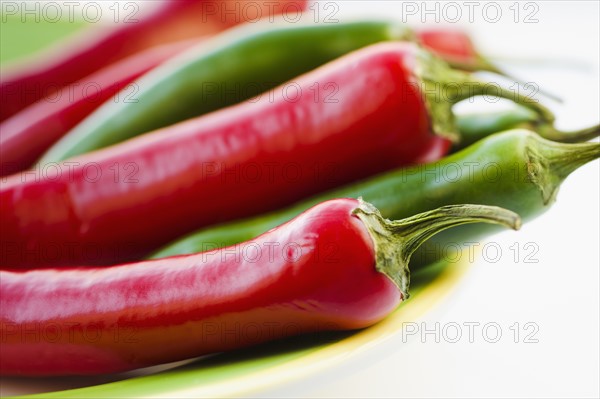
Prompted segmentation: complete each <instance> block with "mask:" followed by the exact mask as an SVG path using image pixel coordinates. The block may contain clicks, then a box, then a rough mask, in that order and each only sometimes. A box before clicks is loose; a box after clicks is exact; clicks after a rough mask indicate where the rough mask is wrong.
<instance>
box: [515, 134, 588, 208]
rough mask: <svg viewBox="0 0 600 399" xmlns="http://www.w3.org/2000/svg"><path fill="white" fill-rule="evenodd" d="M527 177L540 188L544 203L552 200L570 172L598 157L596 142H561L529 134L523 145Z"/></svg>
mask: <svg viewBox="0 0 600 399" xmlns="http://www.w3.org/2000/svg"><path fill="white" fill-rule="evenodd" d="M525 151H526V155H527V174H528V178H529V179H530V180H531V181H532V182H534V183H535V184H536V185H537V186H538V187H539V189H540V192H541V194H542V197H543V200H544V204H545V205H547V204H549V203H550V202H552V201H554V198H555V197H556V193H557V192H558V188H559V186H560V184H561V183H562V181H563V180H564V179H566V178H567V176H568V175H569V174H571V173H572V172H574V171H575V170H577V169H578V168H579V167H581V166H583V165H585V164H586V163H588V162H591V161H593V160H595V159H598V158H600V144H599V143H579V144H564V143H556V142H553V141H550V140H546V139H544V138H542V137H540V136H538V135H535V134H531V135H530V136H529V139H528V142H527V145H526V150H525Z"/></svg>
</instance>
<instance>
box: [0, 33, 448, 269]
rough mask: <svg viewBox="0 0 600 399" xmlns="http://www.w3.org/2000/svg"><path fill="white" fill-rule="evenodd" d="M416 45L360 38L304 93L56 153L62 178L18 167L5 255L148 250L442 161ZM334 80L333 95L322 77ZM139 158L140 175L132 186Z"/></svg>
mask: <svg viewBox="0 0 600 399" xmlns="http://www.w3.org/2000/svg"><path fill="white" fill-rule="evenodd" d="M417 51H418V50H417V48H416V46H415V45H413V44H409V43H383V44H378V45H375V46H371V47H368V48H364V49H362V50H359V51H356V52H354V53H352V54H349V55H347V56H345V57H342V58H340V59H338V60H336V61H334V62H332V63H330V64H328V65H325V66H323V67H321V68H319V69H317V70H315V71H312V72H311V73H309V74H306V75H304V76H302V77H299V78H298V79H297V80H296V81H295V82H294V84H295V85H297V86H294V87H300V88H301V90H302V93H303V94H302V95H301V96H300V97H299V98H298V99H297V101H295V102H290V101H288V100H286V98H285V97H284V94H283V93H286V91H285V90H283V88H287V89H289V88H290V87H292V86H290V85H284V86H282V87H278V88H276V89H274V90H273V91H272V92H270V93H268V94H264V95H262V96H260V97H259V98H258V101H255V102H252V101H249V102H244V103H241V104H239V105H236V106H234V107H230V108H226V109H223V110H220V111H217V112H214V113H211V114H209V115H205V116H201V117H198V118H195V119H191V120H188V121H185V122H183V123H180V124H176V125H173V126H170V127H167V128H164V129H161V130H158V131H156V132H154V133H150V134H147V135H143V136H140V137H137V138H135V139H133V140H129V141H127V142H124V143H121V144H118V145H116V146H112V147H109V148H106V149H103V150H101V151H97V152H94V153H90V154H86V155H84V156H82V157H79V158H73V159H72V160H70V161H71V162H76V163H78V165H79V166H76V167H74V168H73V171H72V173H67V172H68V168H67V167H66V166H64V167H63V165H64V164H61V168H62V169H61V170H62V173H61V174H60V176H59V178H57V179H55V180H52V179H51V178H49V177H48V175H47V174H46V175H44V172H43V170H38V175H40V176H42V177H44V176H45V178H36V177H37V176H29V177H28V176H26V175H25V174H24V173H23V174H20V175H13V176H11V177H9V178H8V179H7V180H6V182H4V184H2V188H1V189H0V222H1V224H2V228H3V234H2V241H1V243H2V248H0V250H1V251H0V252H1V255H2V260H1V262H0V264H2V265H3V267H5V268H6V267H9V266H10V267H13V268H29V267H44V266H67V265H74V264H75V265H76V264H98V265H99V264H114V263H120V262H125V261H128V260H131V259H139V258H140V257H142V256H144V255H146V254H148V253H149V252H150V251H151V250H153V249H155V248H157V247H158V246H161V245H164V244H166V243H168V242H170V241H172V240H173V239H175V238H177V237H180V236H181V235H183V234H185V233H188V232H191V231H194V230H196V229H198V228H200V227H202V226H207V225H211V224H214V223H218V222H223V221H226V220H233V219H238V218H241V217H247V216H250V215H254V214H260V213H264V212H266V211H268V210H272V209H277V208H279V207H282V206H284V205H287V204H290V203H293V202H295V201H297V200H299V199H301V198H304V197H306V196H308V195H311V194H315V193H317V192H320V191H324V190H325V189H328V188H332V187H335V186H339V185H342V184H345V183H348V182H350V181H354V180H357V179H360V178H364V177H367V176H370V175H373V174H376V173H379V172H382V171H385V170H389V169H394V168H396V167H399V166H403V165H408V164H415V163H420V162H429V161H433V160H436V159H439V158H441V157H442V156H443V155H444V154H445V153H446V151H447V150H448V147H449V142H448V141H447V140H446V139H443V138H441V137H439V136H437V135H435V134H433V133H432V132H431V128H430V122H429V117H428V112H427V109H426V107H425V104H424V100H423V97H422V94H421V92H420V90H419V86H418V85H416V84H412V83H414V81H415V76H414V74H413V70H414V68H415V62H416V61H415V54H416V52H417ZM332 82H335V85H336V87H337V90H338V91H337V93H336V94H335V96H334V97H332V90H331V89H329V90H328V89H327V87H326V85H327V84H331V83H332ZM315 84H318V86H319V87H320V90H319V91H318V97H317V99H316V100H317V101H315V97H314V96H315V94H316V93H315V91H311V89H310V88H311V87H313V88H314V87H315ZM290 90H294V89H290ZM287 93H290V94H288V97H287V98H288V99H289V98H291V97H289V96H292V95H293V94H292V93H294V91H289V92H287ZM332 100H337V102H333V101H332ZM327 101H329V102H327ZM88 165H93V168H92V169H87V170H86V168H89V166H88ZM115 165H117V166H118V168H119V171H120V172H121V174H120V177H119V178H118V179H116V181H117V182H115V172H114V169H115ZM127 165H129V169H128V170H126V169H127ZM132 165H134V166H132ZM134 167H135V168H137V172H136V173H135V174H134V175H133V178H135V179H136V180H137V182H130V183H127V182H126V181H127V180H126V177H127V173H128V172H129V173H131V172H133V171H135V170H134V169H132V168H134ZM217 168H221V169H219V170H217ZM98 170H100V171H101V172H100V174H101V176H100V177H99V178H98V179H97V180H96V176H97V171H98ZM90 171H91V172H90ZM86 176H87V177H88V178H87V180H86ZM51 177H53V176H51ZM24 180H25V182H23V181H24ZM90 248H91V249H90Z"/></svg>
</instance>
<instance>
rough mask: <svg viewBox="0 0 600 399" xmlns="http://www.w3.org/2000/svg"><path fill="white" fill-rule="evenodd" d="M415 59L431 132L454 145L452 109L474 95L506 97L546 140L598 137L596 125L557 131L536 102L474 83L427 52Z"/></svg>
mask: <svg viewBox="0 0 600 399" xmlns="http://www.w3.org/2000/svg"><path fill="white" fill-rule="evenodd" d="M418 58H419V62H418V65H419V67H418V69H417V75H418V77H419V78H420V79H421V81H422V83H423V92H424V96H425V103H426V105H427V108H428V110H429V112H430V115H431V124H432V127H433V130H434V132H436V133H437V134H440V135H443V136H445V137H448V139H450V140H451V141H453V142H455V143H456V142H460V139H461V137H460V135H459V133H458V131H457V128H456V124H455V120H454V115H453V113H452V106H453V105H454V104H456V103H458V102H459V101H462V100H466V99H468V98H471V97H475V96H492V97H494V98H496V97H500V98H505V99H507V100H511V101H513V102H514V103H516V104H520V105H522V106H524V107H526V108H528V109H530V110H532V111H533V112H534V113H535V114H536V115H537V117H538V118H539V119H538V121H537V122H536V123H535V125H536V126H535V127H536V131H538V133H539V134H540V135H541V136H542V137H544V138H547V139H549V140H553V141H558V142H562V143H576V142H582V141H588V140H590V139H592V138H595V137H598V135H600V126H599V125H596V126H592V127H590V128H585V129H581V130H577V131H572V132H563V131H560V130H557V129H556V128H555V127H554V126H553V124H554V120H555V117H554V114H553V113H552V112H551V111H550V110H549V109H548V108H546V107H545V106H544V105H542V104H540V103H539V102H538V100H536V99H534V98H531V97H528V96H526V95H523V94H521V93H519V92H518V91H513V90H509V89H506V88H504V87H502V86H500V85H498V84H496V83H493V82H483V81H480V80H477V79H475V78H474V77H473V76H472V75H471V74H469V73H467V72H463V71H459V70H454V69H452V68H450V67H449V66H448V64H447V63H446V62H444V61H442V60H440V59H438V58H436V57H434V56H433V55H431V54H429V53H427V52H424V51H423V52H419V54H418Z"/></svg>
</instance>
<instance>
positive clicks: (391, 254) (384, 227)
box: [354, 200, 521, 299]
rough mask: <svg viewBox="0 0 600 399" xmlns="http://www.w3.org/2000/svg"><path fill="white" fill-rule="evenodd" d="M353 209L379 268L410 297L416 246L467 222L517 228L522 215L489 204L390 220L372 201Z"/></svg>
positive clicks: (464, 206) (403, 294)
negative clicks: (368, 233) (365, 231)
mask: <svg viewBox="0 0 600 399" xmlns="http://www.w3.org/2000/svg"><path fill="white" fill-rule="evenodd" d="M354 213H355V214H356V215H357V216H358V217H359V218H360V219H361V220H362V221H363V223H365V225H366V226H367V229H368V230H369V232H370V233H371V237H372V238H373V242H374V244H375V251H376V268H377V270H378V271H380V272H381V273H384V274H385V275H386V276H388V277H389V278H390V279H391V280H392V281H393V282H394V283H395V284H396V285H397V286H398V288H399V289H400V292H401V293H402V296H403V298H404V299H406V298H408V287H409V284H410V271H409V268H408V263H409V261H410V257H411V255H412V254H413V252H414V251H416V249H417V248H418V247H419V246H420V245H421V244H423V242H425V241H426V240H427V239H429V238H430V237H431V236H433V235H434V234H437V233H439V232H440V231H443V230H446V229H448V228H450V227H454V226H459V225H461V224H467V223H478V222H484V223H493V224H500V225H504V226H508V227H511V228H513V229H515V230H518V229H519V228H520V226H521V219H520V218H519V216H518V215H517V214H516V213H514V212H512V211H509V210H506V209H503V208H498V207H495V206H487V205H450V206H444V207H441V208H438V209H434V210H432V211H428V212H423V213H420V214H418V215H415V216H412V217H409V218H406V219H402V220H397V221H390V220H387V219H384V218H383V217H382V216H381V213H379V211H378V210H377V208H375V207H374V206H373V205H371V204H369V203H367V202H364V201H362V200H360V205H359V207H358V208H356V209H355V211H354Z"/></svg>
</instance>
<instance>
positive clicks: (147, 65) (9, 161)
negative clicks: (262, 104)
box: [0, 40, 197, 176]
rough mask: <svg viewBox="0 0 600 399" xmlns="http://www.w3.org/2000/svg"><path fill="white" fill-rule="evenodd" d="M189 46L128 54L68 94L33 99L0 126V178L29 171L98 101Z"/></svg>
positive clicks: (188, 43) (180, 44) (181, 44)
mask: <svg viewBox="0 0 600 399" xmlns="http://www.w3.org/2000/svg"><path fill="white" fill-rule="evenodd" d="M194 43H197V41H196V40H189V41H183V42H176V43H170V44H165V45H162V46H158V47H155V48H151V49H149V50H145V51H142V52H140V53H137V54H134V55H132V56H130V57H127V58H125V59H124V60H122V61H118V62H116V63H114V64H111V65H109V66H108V67H106V68H104V69H101V70H100V71H98V72H96V73H94V74H92V75H90V76H88V77H86V78H84V79H82V80H80V81H79V82H77V83H76V86H75V87H74V88H72V89H74V90H67V89H61V90H60V91H58V92H56V93H54V95H53V96H52V97H53V99H49V98H46V99H43V100H41V101H38V102H37V103H35V104H32V105H30V106H29V107H27V108H25V109H24V110H22V111H21V112H19V113H18V114H16V115H14V116H12V117H10V118H9V119H7V120H6V121H4V122H2V123H1V124H0V131H2V136H0V159H1V160H2V163H1V165H0V166H1V169H0V176H6V175H9V174H12V173H16V172H18V171H21V170H24V169H27V168H29V167H30V166H31V165H33V163H34V162H35V161H36V160H37V159H39V157H40V156H41V155H42V154H43V153H44V152H45V151H46V150H47V149H48V148H49V147H50V146H51V145H52V144H54V142H56V140H58V139H59V138H61V137H62V136H63V135H64V134H65V133H66V132H68V131H69V130H70V129H71V128H72V127H73V126H75V125H76V124H77V123H79V122H81V120H83V119H84V118H85V117H86V116H87V115H89V114H90V113H91V112H92V111H93V110H95V109H96V108H98V107H99V106H100V105H101V104H102V103H104V102H105V101H106V100H109V99H110V98H112V97H113V96H115V95H116V94H117V93H118V92H119V91H121V90H122V89H126V88H127V87H128V86H129V85H130V84H131V83H132V82H133V81H134V80H136V79H137V78H138V77H140V76H141V75H143V74H144V73H146V72H148V71H149V70H151V69H153V68H154V67H156V66H157V65H159V64H160V63H162V62H163V61H165V60H167V59H168V58H169V57H171V56H173V55H175V54H177V53H179V52H181V51H183V50H184V49H186V48H188V47H190V46H191V45H192V44H194ZM132 89H135V87H133V86H132ZM121 96H126V93H121ZM115 101H117V99H116V98H115ZM119 101H127V98H120V99H119Z"/></svg>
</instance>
